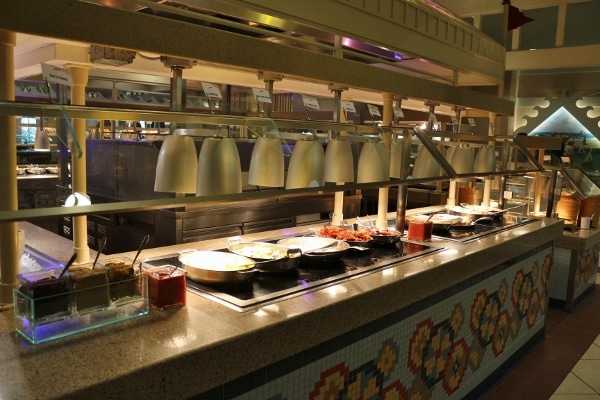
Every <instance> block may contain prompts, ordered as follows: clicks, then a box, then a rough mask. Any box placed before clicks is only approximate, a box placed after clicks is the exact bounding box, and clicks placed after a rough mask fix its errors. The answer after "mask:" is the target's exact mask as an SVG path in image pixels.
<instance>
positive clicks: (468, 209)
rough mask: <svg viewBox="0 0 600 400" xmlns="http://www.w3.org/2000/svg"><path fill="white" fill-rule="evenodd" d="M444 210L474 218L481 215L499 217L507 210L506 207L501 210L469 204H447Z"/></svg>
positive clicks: (481, 216)
mask: <svg viewBox="0 0 600 400" xmlns="http://www.w3.org/2000/svg"><path fill="white" fill-rule="evenodd" d="M446 210H447V211H448V214H451V215H460V216H463V217H469V218H471V219H474V220H475V219H479V218H483V217H490V218H496V219H501V218H502V215H503V214H504V213H505V212H506V211H508V210H507V209H506V210H502V209H500V208H493V207H485V206H474V205H469V204H464V205H460V206H447V207H446Z"/></svg>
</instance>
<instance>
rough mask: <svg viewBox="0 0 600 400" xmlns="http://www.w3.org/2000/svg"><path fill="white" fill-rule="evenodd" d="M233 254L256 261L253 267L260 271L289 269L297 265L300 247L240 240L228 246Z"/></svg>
mask: <svg viewBox="0 0 600 400" xmlns="http://www.w3.org/2000/svg"><path fill="white" fill-rule="evenodd" d="M228 250H229V251H230V252H232V253H234V254H237V255H240V256H243V257H248V258H251V259H253V260H254V261H256V265H255V268H256V269H258V270H259V271H262V272H283V271H291V270H294V269H296V268H297V267H298V264H299V263H300V257H301V256H302V249H300V248H289V247H286V246H282V245H279V244H274V243H266V242H242V243H235V244H232V245H230V246H229V247H228Z"/></svg>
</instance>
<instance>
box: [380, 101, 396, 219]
mask: <svg viewBox="0 0 600 400" xmlns="http://www.w3.org/2000/svg"><path fill="white" fill-rule="evenodd" d="M393 120H394V95H393V94H392V93H383V116H382V121H381V122H382V123H383V126H391V125H392V121H393ZM383 143H384V144H385V148H386V149H387V154H388V164H389V161H390V153H391V150H392V133H391V132H385V133H384V134H383ZM388 198H389V188H387V187H384V188H379V197H378V199H377V220H376V222H375V225H376V226H377V227H378V228H381V229H385V228H387V227H388V226H387V209H388Z"/></svg>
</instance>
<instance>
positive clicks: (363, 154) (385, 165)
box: [356, 142, 390, 183]
mask: <svg viewBox="0 0 600 400" xmlns="http://www.w3.org/2000/svg"><path fill="white" fill-rule="evenodd" d="M389 180H390V163H389V161H388V153H387V149H386V148H385V144H383V143H371V142H367V143H363V146H362V150H361V151H360V156H359V157H358V172H357V174H356V182H357V183H368V182H382V181H389Z"/></svg>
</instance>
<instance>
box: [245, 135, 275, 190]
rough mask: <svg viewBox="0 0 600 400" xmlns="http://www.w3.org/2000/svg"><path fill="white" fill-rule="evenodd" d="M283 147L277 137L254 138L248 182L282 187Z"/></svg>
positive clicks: (255, 184) (256, 184)
mask: <svg viewBox="0 0 600 400" xmlns="http://www.w3.org/2000/svg"><path fill="white" fill-rule="evenodd" d="M283 165H284V164H283V149H282V148H281V142H280V141H279V139H278V138H270V137H259V138H258V139H256V143H255V144H254V149H252V156H251V157H250V169H249V170H248V184H250V185H254V186H265V187H282V186H283V185H284V170H283V169H284V166H283Z"/></svg>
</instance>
